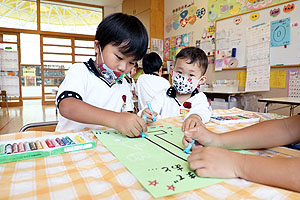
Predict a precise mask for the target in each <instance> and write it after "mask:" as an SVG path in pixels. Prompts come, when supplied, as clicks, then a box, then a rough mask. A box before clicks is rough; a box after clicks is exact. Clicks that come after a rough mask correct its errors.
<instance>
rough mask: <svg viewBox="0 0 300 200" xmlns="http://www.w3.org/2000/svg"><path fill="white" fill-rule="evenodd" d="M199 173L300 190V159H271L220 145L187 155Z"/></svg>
mask: <svg viewBox="0 0 300 200" xmlns="http://www.w3.org/2000/svg"><path fill="white" fill-rule="evenodd" d="M188 162H189V165H190V169H191V170H195V172H196V174H197V175H198V176H202V177H218V178H234V177H240V178H243V179H246V180H249V181H253V182H257V183H261V184H265V185H271V186H276V187H281V188H285V189H289V190H294V191H297V192H300V170H299V166H300V158H269V157H262V156H257V155H248V154H240V153H236V152H232V151H229V150H226V149H221V148H217V147H202V148H199V149H196V150H193V152H192V154H191V155H190V156H189V157H188Z"/></svg>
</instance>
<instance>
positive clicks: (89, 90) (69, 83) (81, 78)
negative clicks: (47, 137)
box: [55, 59, 133, 131]
mask: <svg viewBox="0 0 300 200" xmlns="http://www.w3.org/2000/svg"><path fill="white" fill-rule="evenodd" d="M69 96H71V97H69ZM72 97H74V98H77V99H80V100H82V101H84V102H86V103H88V104H90V105H93V106H96V107H98V108H102V109H106V110H111V111H115V112H124V111H133V103H132V93H131V91H130V87H129V85H128V84H122V81H119V82H117V83H115V84H109V83H108V82H107V81H106V80H105V79H104V78H103V77H102V76H101V75H100V74H99V72H98V71H97V69H96V67H95V66H94V64H93V60H92V59H90V60H89V62H88V63H87V65H85V64H84V63H77V64H74V65H73V66H72V67H70V69H69V70H68V71H67V74H66V77H65V79H64V81H63V82H62V83H61V85H60V87H59V90H58V93H57V97H56V98H57V99H56V104H57V105H58V108H59V102H60V101H61V100H62V99H64V98H72ZM82 115H84V113H82ZM86 127H87V128H90V129H93V128H96V127H99V125H93V124H83V123H79V122H75V121H72V120H70V119H67V118H64V117H63V116H61V115H60V114H59V116H58V124H57V126H56V130H55V131H70V130H75V131H79V130H82V129H83V128H86Z"/></svg>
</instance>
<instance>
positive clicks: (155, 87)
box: [135, 74, 170, 110]
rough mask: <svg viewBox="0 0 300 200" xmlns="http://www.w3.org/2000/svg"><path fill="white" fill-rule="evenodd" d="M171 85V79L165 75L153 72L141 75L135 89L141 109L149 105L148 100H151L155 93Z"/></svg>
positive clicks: (163, 90)
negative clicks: (153, 73) (164, 76)
mask: <svg viewBox="0 0 300 200" xmlns="http://www.w3.org/2000/svg"><path fill="white" fill-rule="evenodd" d="M169 87H170V83H169V81H168V80H167V79H165V78H163V77H160V76H158V75H152V74H142V75H140V76H139V78H138V80H137V83H136V89H135V94H136V95H137V96H138V105H139V110H141V109H142V108H144V107H145V106H146V105H147V104H146V102H147V101H150V102H151V101H152V99H153V97H154V96H155V95H157V94H159V93H161V92H165V91H166V90H167V89H168V88H169Z"/></svg>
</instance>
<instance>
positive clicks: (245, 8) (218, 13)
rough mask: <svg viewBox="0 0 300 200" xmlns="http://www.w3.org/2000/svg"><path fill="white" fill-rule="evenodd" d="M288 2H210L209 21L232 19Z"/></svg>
mask: <svg viewBox="0 0 300 200" xmlns="http://www.w3.org/2000/svg"><path fill="white" fill-rule="evenodd" d="M288 1H289V0H260V1H253V0H237V1H224V0H208V9H207V13H208V21H210V22H213V21H215V20H217V19H222V18H225V17H230V16H233V15H238V14H242V13H245V12H249V11H254V10H257V9H262V8H266V7H270V6H273V5H277V4H279V3H284V2H288Z"/></svg>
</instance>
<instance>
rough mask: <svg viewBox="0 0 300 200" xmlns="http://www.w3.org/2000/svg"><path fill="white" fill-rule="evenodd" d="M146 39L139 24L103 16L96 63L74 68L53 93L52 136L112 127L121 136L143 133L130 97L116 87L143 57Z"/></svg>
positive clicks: (120, 86)
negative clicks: (55, 109) (54, 117)
mask: <svg viewBox="0 0 300 200" xmlns="http://www.w3.org/2000/svg"><path fill="white" fill-rule="evenodd" d="M147 47H148V34H147V31H146V29H145V27H144V25H143V24H142V23H141V21H140V20H139V19H137V18H136V17H134V16H130V15H126V14H123V13H114V14H112V15H109V16H107V17H106V18H104V19H103V21H102V22H101V23H100V24H99V26H98V28H97V31H96V35H95V41H94V49H95V52H96V60H95V61H93V60H92V59H90V60H89V61H88V62H84V63H77V64H74V65H73V66H72V67H71V68H70V69H69V71H68V73H67V75H66V77H65V79H64V81H63V82H62V84H61V85H60V87H59V91H58V95H57V107H58V108H59V122H58V125H57V127H56V131H70V130H76V131H78V130H82V129H83V128H90V129H93V128H97V127H98V126H99V125H103V126H107V127H112V128H114V129H116V130H119V131H120V132H121V133H122V134H123V135H127V136H138V135H139V134H140V133H141V132H143V131H144V132H146V131H147V126H146V123H145V122H144V120H142V119H141V118H140V117H138V116H137V115H136V114H132V113H129V112H125V111H133V104H132V98H131V97H132V94H131V91H130V89H129V87H128V85H126V84H122V81H123V80H122V78H123V77H124V75H125V74H127V73H129V72H130V70H131V69H132V68H133V67H134V66H135V65H136V64H137V61H138V60H140V59H141V58H142V57H143V56H144V55H145V53H146V51H147Z"/></svg>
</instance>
